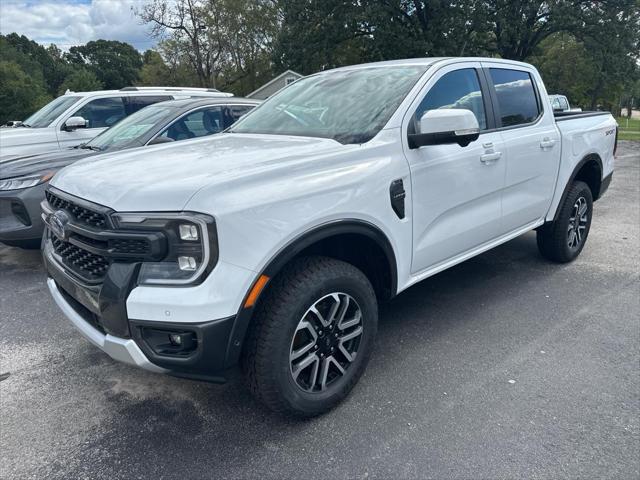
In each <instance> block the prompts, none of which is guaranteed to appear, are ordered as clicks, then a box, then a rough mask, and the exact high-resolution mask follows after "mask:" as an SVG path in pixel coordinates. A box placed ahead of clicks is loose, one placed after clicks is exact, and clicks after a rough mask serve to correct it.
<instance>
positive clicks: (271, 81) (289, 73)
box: [247, 70, 303, 98]
mask: <svg viewBox="0 0 640 480" xmlns="http://www.w3.org/2000/svg"><path fill="white" fill-rule="evenodd" d="M288 76H294V77H296V80H297V79H298V78H302V77H303V75H301V74H299V73H298V72H294V71H293V70H286V71H284V72H282V73H281V74H280V75H278V76H277V77H275V78H272V79H271V80H269V81H268V82H267V83H265V84H264V85H262V86H261V87H260V88H258V89H256V90H254V91H253V92H251V93H250V94H249V95H247V97H248V98H251V97H252V96H254V95H256V94H257V93H259V92H261V91H262V90H264V89H265V88H267V87H269V86H270V85H273V84H274V83H276V82H278V81H279V80H281V79H283V78H286V77H288Z"/></svg>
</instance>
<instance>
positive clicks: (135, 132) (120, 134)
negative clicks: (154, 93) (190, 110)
mask: <svg viewBox="0 0 640 480" xmlns="http://www.w3.org/2000/svg"><path fill="white" fill-rule="evenodd" d="M174 110H175V108H174V107H167V106H161V105H152V106H150V107H146V108H143V109H142V110H138V111H137V112H136V113H133V114H131V115H129V116H128V117H126V118H124V119H122V120H120V121H119V122H118V123H116V124H115V125H114V126H113V127H111V128H109V129H107V130H105V131H104V132H102V133H101V134H100V135H98V136H97V137H95V138H94V139H93V140H91V141H90V142H88V143H87V144H86V145H85V146H86V147H87V148H94V149H96V150H106V149H107V148H118V147H122V146H124V145H126V144H128V143H130V142H132V141H134V140H137V139H139V138H140V137H142V136H143V135H145V134H146V133H148V132H149V131H150V130H151V129H152V128H154V127H155V126H156V125H158V122H159V121H161V120H162V119H163V118H164V117H166V116H168V115H169V114H170V113H171V112H172V111H174ZM163 125H164V123H163Z"/></svg>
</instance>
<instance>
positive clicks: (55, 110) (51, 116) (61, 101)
mask: <svg viewBox="0 0 640 480" xmlns="http://www.w3.org/2000/svg"><path fill="white" fill-rule="evenodd" d="M81 98H82V97H70V96H67V95H63V96H61V97H58V98H56V99H55V100H53V101H51V102H49V103H47V104H46V105H45V106H44V107H42V108H41V109H40V110H38V111H37V112H36V113H34V114H33V115H31V116H30V117H29V118H27V119H26V120H25V121H24V122H22V125H24V126H25V127H33V128H44V127H48V126H49V125H51V122H53V121H54V120H55V119H56V118H58V117H59V116H60V115H61V114H62V112H64V111H65V110H66V109H67V108H69V107H70V106H71V105H73V104H74V103H76V102H77V101H78V100H80V99H81Z"/></svg>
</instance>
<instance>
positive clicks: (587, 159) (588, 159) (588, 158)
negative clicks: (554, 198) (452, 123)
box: [553, 155, 602, 222]
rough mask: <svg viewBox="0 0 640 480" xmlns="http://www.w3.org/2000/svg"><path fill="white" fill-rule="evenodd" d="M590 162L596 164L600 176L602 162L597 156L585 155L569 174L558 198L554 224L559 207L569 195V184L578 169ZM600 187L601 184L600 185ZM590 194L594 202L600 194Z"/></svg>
mask: <svg viewBox="0 0 640 480" xmlns="http://www.w3.org/2000/svg"><path fill="white" fill-rule="evenodd" d="M591 161H595V162H597V163H598V166H599V167H600V175H602V160H601V159H600V157H599V156H597V155H587V156H586V157H584V158H583V159H582V160H580V162H578V164H577V165H576V166H575V168H574V169H573V172H571V176H570V177H569V180H568V181H567V183H566V185H565V187H564V191H563V192H562V197H561V198H560V203H558V206H557V207H556V213H555V214H554V216H553V221H554V222H555V221H556V220H557V219H558V215H559V214H560V205H562V204H563V203H564V201H565V199H566V198H567V194H568V193H569V188H570V187H571V184H572V183H573V181H574V180H575V178H576V176H577V175H578V172H580V169H582V167H584V166H585V165H586V164H587V163H588V162H591ZM601 187H602V184H601ZM592 193H593V201H596V200H597V199H598V198H600V196H601V195H600V194H598V195H596V192H592Z"/></svg>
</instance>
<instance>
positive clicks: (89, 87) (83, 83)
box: [58, 68, 103, 95]
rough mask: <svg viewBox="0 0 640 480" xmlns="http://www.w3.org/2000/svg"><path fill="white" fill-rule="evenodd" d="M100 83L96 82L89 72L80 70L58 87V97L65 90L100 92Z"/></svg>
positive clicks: (95, 78) (92, 74) (101, 87)
mask: <svg viewBox="0 0 640 480" xmlns="http://www.w3.org/2000/svg"><path fill="white" fill-rule="evenodd" d="M102 89H103V86H102V82H101V81H100V80H98V77H96V75H95V73H93V72H92V71H90V70H87V69H84V68H80V69H78V70H75V71H74V72H72V73H71V74H70V75H69V76H68V77H67V78H65V80H64V82H62V85H61V86H60V91H59V92H58V94H59V95H63V94H64V93H65V92H66V91H67V90H71V91H72V92H91V91H94V90H102Z"/></svg>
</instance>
